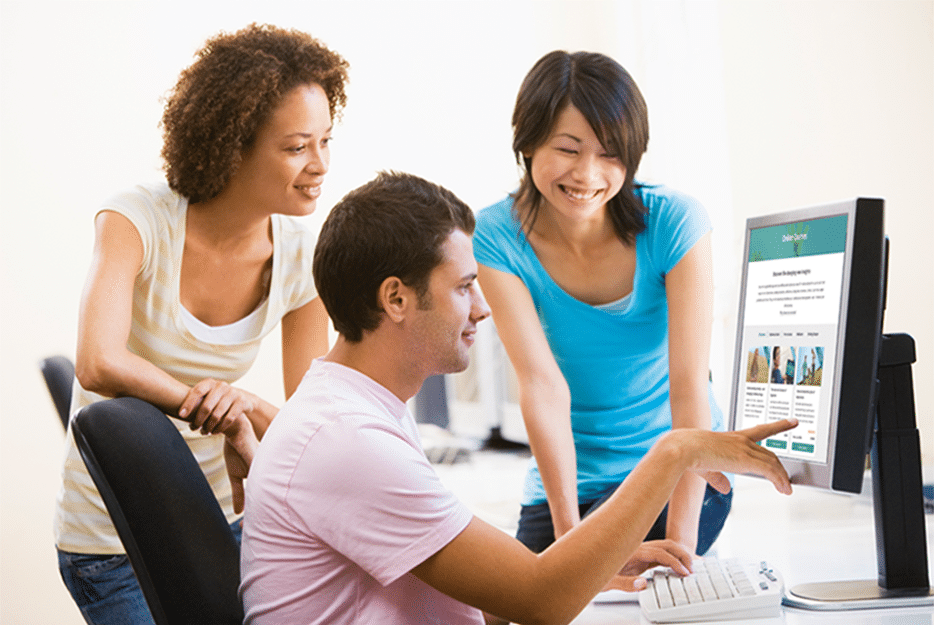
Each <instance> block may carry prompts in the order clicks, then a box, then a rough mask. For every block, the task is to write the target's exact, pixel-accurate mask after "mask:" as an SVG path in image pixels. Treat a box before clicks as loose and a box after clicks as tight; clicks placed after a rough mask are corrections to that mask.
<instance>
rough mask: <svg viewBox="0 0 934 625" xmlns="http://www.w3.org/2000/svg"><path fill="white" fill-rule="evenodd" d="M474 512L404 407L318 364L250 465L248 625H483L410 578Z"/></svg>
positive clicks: (353, 374) (473, 613) (356, 377)
mask: <svg viewBox="0 0 934 625" xmlns="http://www.w3.org/2000/svg"><path fill="white" fill-rule="evenodd" d="M472 518H473V515H472V514H471V513H470V511H469V510H468V509H467V508H466V507H465V506H464V505H463V504H461V503H460V502H459V501H458V500H457V498H456V497H455V496H454V495H453V494H452V493H451V492H450V491H448V490H447V489H446V488H444V486H442V484H441V482H440V480H439V479H438V476H437V474H436V473H435V471H434V469H432V467H431V464H430V463H429V462H428V460H427V459H426V458H425V454H424V452H423V451H422V448H421V444H420V443H419V438H418V430H417V428H416V425H415V421H414V419H413V418H412V416H411V414H410V413H409V411H408V410H407V408H406V406H405V403H403V402H402V401H400V400H399V398H397V397H396V396H395V395H393V394H392V393H391V392H389V391H388V390H387V389H386V388H384V387H382V386H380V385H379V384H377V383H376V382H375V381H374V380H372V379H370V378H369V377H367V376H365V375H363V374H362V373H360V372H358V371H355V370H353V369H349V368H347V367H344V366H342V365H338V364H335V363H331V362H325V361H323V360H317V361H315V362H314V363H313V364H312V366H311V368H310V369H309V370H308V373H307V374H306V375H305V378H304V380H303V381H302V383H301V385H300V386H299V388H298V390H297V391H296V392H295V394H294V395H293V396H292V398H291V399H289V401H288V402H286V404H285V406H283V408H282V410H281V411H280V412H279V414H278V416H277V417H276V418H275V420H274V421H273V423H272V425H271V426H270V428H269V430H268V431H267V432H266V435H265V437H264V438H263V442H262V444H261V445H260V447H259V451H258V453H257V455H256V458H255V460H254V462H253V465H252V467H251V468H250V476H249V479H248V480H247V486H246V513H245V517H244V519H245V520H244V527H243V546H242V549H241V578H242V582H241V585H240V594H241V597H242V599H243V606H244V610H245V612H246V621H245V622H246V623H255V624H264V623H270V624H272V623H275V624H276V625H278V624H281V623H290V624H292V623H294V624H299V623H328V624H337V623H380V624H383V623H393V624H401V623H413V624H414V623H445V624H455V623H483V617H482V614H481V613H480V611H479V610H477V609H475V608H472V607H470V606H467V605H465V604H463V603H461V602H459V601H456V600H454V599H452V598H450V597H448V596H447V595H445V594H443V593H441V592H439V591H437V590H435V589H434V588H432V587H431V586H429V585H427V584H425V583H423V582H422V581H421V580H419V579H418V578H416V577H415V576H414V575H412V574H411V573H409V571H411V570H412V569H413V568H414V567H415V566H416V565H418V564H421V563H422V562H424V561H425V560H426V559H427V558H428V557H429V556H431V555H433V554H435V553H437V552H438V550H440V549H441V548H442V547H443V546H445V545H446V544H447V543H449V542H450V541H451V540H452V539H453V538H455V537H456V536H457V535H458V534H460V532H462V531H463V530H464V529H465V528H466V527H467V524H468V523H470V521H471V519H472Z"/></svg>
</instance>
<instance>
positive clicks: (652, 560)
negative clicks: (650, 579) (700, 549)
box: [604, 540, 693, 592]
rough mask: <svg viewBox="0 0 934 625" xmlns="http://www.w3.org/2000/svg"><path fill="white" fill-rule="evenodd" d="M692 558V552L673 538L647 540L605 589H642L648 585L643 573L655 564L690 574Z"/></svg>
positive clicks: (681, 573) (629, 590)
mask: <svg viewBox="0 0 934 625" xmlns="http://www.w3.org/2000/svg"><path fill="white" fill-rule="evenodd" d="M692 559H693V557H692V555H691V552H690V551H689V550H688V549H686V548H685V547H684V546H683V545H680V544H678V543H676V542H675V541H673V540H649V541H646V542H644V543H642V544H641V545H639V548H638V549H636V552H635V553H634V554H633V555H632V557H631V558H629V561H628V562H627V563H626V566H624V567H623V568H622V569H621V570H620V572H619V573H618V574H617V575H616V576H615V577H614V578H613V579H611V580H610V581H609V582H608V583H607V585H606V587H605V588H604V590H610V589H614V588H615V589H618V590H624V591H626V592H637V591H640V590H642V589H643V588H645V586H646V581H645V578H644V577H642V576H641V575H642V573H644V572H645V571H647V570H649V569H650V568H652V567H655V566H667V567H669V568H671V569H672V570H673V571H675V572H676V573H678V574H680V575H689V574H690V573H691V560H692Z"/></svg>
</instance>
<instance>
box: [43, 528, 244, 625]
mask: <svg viewBox="0 0 934 625" xmlns="http://www.w3.org/2000/svg"><path fill="white" fill-rule="evenodd" d="M230 529H231V530H232V531H233V534H234V538H236V539H237V544H238V545H239V544H240V537H241V535H242V532H243V529H242V526H241V523H240V521H234V522H233V523H231V524H230ZM58 568H59V571H60V572H61V574H62V580H63V581H64V582H65V587H66V588H68V592H70V593H71V596H72V598H73V599H74V600H75V603H77V604H78V608H79V609H80V610H81V615H82V616H83V617H84V620H85V621H87V622H88V623H90V624H91V625H154V624H153V620H152V615H151V614H150V613H149V606H148V605H147V604H146V598H145V597H144V596H143V590H142V588H140V586H139V582H137V581H136V575H135V574H134V573H133V567H132V566H131V565H130V560H129V559H128V558H127V556H126V554H118V555H97V554H84V553H69V552H67V551H61V550H59V552H58Z"/></svg>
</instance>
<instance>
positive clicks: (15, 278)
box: [0, 0, 934, 624]
mask: <svg viewBox="0 0 934 625" xmlns="http://www.w3.org/2000/svg"><path fill="white" fill-rule="evenodd" d="M254 4H259V3H250V4H247V3H238V2H223V3H221V2H200V3H199V2H194V1H192V2H178V3H176V2H141V1H135V2H117V1H106V0H96V1H80V0H73V1H67V0H58V1H50V0H25V1H22V2H20V1H16V0H3V3H2V4H0V51H2V59H0V61H2V64H0V72H2V73H0V224H2V225H0V250H2V251H0V254H2V260H0V272H2V273H0V280H2V281H0V293H2V303H3V305H2V308H0V541H2V543H0V622H3V623H10V624H18V623H23V624H29V623H37V624H39V623H42V624H44V623H52V622H54V623H78V622H80V618H79V617H78V615H77V611H76V609H75V608H74V606H73V605H72V604H71V601H70V598H69V597H68V596H67V594H66V592H65V590H64V588H63V586H62V585H61V582H60V581H59V580H58V573H57V570H56V565H55V561H54V558H55V556H54V549H53V547H52V544H51V515H52V507H53V502H54V497H55V493H56V490H57V487H58V466H59V459H60V454H61V445H62V432H61V430H60V428H59V425H58V423H57V419H56V417H55V416H54V414H53V409H52V405H51V402H50V401H49V399H48V397H47V394H46V391H45V389H44V387H43V386H42V381H41V377H40V376H39V373H38V370H37V368H36V363H37V362H38V360H39V359H40V358H42V357H43V356H46V355H49V354H53V353H65V354H72V353H73V350H74V342H75V325H76V323H77V304H78V299H79V297H80V291H81V285H82V282H83V280H84V275H85V271H86V267H87V263H88V259H89V252H90V247H91V236H92V230H91V217H92V215H93V212H94V207H95V206H96V205H97V204H98V203H99V202H100V200H102V199H103V198H105V197H106V196H107V195H109V194H110V193H112V192H114V191H115V190H118V189H121V188H123V187H125V186H127V185H130V184H134V183H136V182H138V181H143V180H154V179H157V178H158V177H159V175H160V171H159V160H158V153H159V147H160V133H159V129H158V127H157V123H158V120H159V117H160V113H161V106H160V103H159V97H160V96H161V95H162V94H163V93H164V92H165V91H166V90H167V89H168V88H169V87H170V86H171V85H172V84H173V82H174V79H175V77H176V75H177V73H178V71H179V70H180V69H181V68H183V67H184V66H186V65H187V64H188V63H190V61H191V58H192V54H193V53H194V51H195V50H196V49H197V47H198V46H199V45H200V43H201V42H202V41H203V40H204V39H205V38H206V37H207V36H209V35H211V34H213V33H214V32H216V31H218V30H221V29H226V30H234V29H237V28H239V27H241V26H243V25H244V24H246V23H248V22H251V21H259V22H270V23H275V24H278V25H282V26H289V27H296V28H300V29H303V30H307V31H309V32H312V33H313V34H315V35H316V36H318V37H320V38H321V39H322V40H324V41H325V42H326V43H327V44H329V45H331V46H332V47H333V48H335V49H336V50H338V51H339V52H341V53H342V54H343V55H345V56H346V57H347V59H348V60H349V61H350V63H351V81H352V83H351V87H350V102H349V106H348V108H347V111H346V113H345V115H344V119H343V123H342V124H340V125H339V126H338V129H337V132H336V133H335V135H336V141H335V143H334V147H333V163H332V170H331V174H330V175H329V180H328V182H327V184H326V189H327V190H326V192H325V195H324V197H323V198H322V200H321V203H320V206H322V207H325V208H326V207H328V206H330V205H332V204H333V203H334V201H336V200H337V198H339V197H340V196H341V195H342V194H343V193H344V192H346V191H347V190H349V189H350V188H352V187H354V186H356V185H358V184H360V183H362V182H364V181H365V180H367V179H369V178H370V177H371V176H372V175H373V173H374V172H375V171H376V170H378V169H387V168H396V169H403V170H409V171H412V172H414V173H418V174H420V175H423V176H425V177H427V178H430V179H433V180H435V181H437V182H439V183H442V184H444V185H447V186H449V187H450V188H451V189H453V190H454V191H455V192H456V193H458V194H459V195H460V196H461V197H463V198H464V199H465V200H466V201H467V202H468V203H470V204H471V205H473V206H476V207H480V206H483V205H485V204H487V203H490V202H492V201H494V200H496V199H498V198H499V197H501V196H502V195H503V194H504V193H505V192H507V191H508V190H510V189H511V188H512V186H513V185H514V184H515V180H516V170H515V167H514V164H513V161H512V156H511V154H510V152H509V145H510V137H509V116H510V111H511V104H512V101H513V99H514V97H515V91H516V89H517V87H518V84H519V81H520V80H521V78H522V76H523V75H524V74H525V72H526V71H527V70H528V68H529V67H530V66H531V64H532V63H533V62H534V60H535V59H537V58H538V57H539V56H541V55H542V54H543V53H545V52H547V51H549V50H551V49H554V48H557V47H563V48H568V49H582V48H588V49H596V50H600V51H603V52H607V53H610V54H613V55H615V56H617V58H619V60H620V61H621V62H622V63H623V64H624V65H626V66H627V67H628V68H629V69H630V71H632V73H633V74H634V76H635V77H636V79H637V81H639V82H640V84H642V85H643V88H644V90H645V91H646V94H647V98H648V99H649V103H650V107H651V110H652V112H653V118H652V119H653V124H656V125H655V126H653V135H654V137H653V143H652V145H651V146H650V157H649V159H648V160H647V169H648V170H650V172H651V174H652V175H653V176H654V177H655V178H658V179H663V180H669V181H671V180H677V181H678V182H677V184H678V185H679V186H681V187H682V188H684V189H685V190H687V191H692V192H695V193H699V192H698V191H696V189H697V188H699V187H701V186H703V185H702V184H701V183H700V182H697V183H694V182H691V180H692V178H691V176H692V175H693V176H694V178H695V179H704V178H705V177H706V178H711V177H715V178H716V182H715V183H714V184H713V185H711V186H712V187H713V190H708V191H705V192H704V193H703V194H702V195H705V196H706V197H705V198H704V199H705V201H706V202H708V205H710V204H713V206H710V208H711V212H714V213H716V214H717V215H730V217H729V219H728V220H727V221H728V223H726V224H724V227H723V228H721V229H720V232H721V233H728V234H729V233H731V232H735V231H737V230H738V229H739V227H741V225H742V219H744V218H745V216H746V215H751V214H757V213H764V212H768V211H771V210H778V209H782V208H788V207H792V206H799V205H805V204H810V203H816V202H820V201H824V200H828V199H836V198H839V197H846V196H853V195H881V196H883V197H885V198H887V200H888V202H889V204H888V206H889V213H888V226H889V228H888V229H889V233H890V235H891V236H892V240H893V260H892V282H891V287H890V300H889V314H888V327H889V329H892V330H895V329H897V330H902V331H908V332H911V333H912V334H914V336H915V338H916V340H917V341H918V344H919V362H918V365H917V367H916V369H915V371H916V386H917V395H918V408H919V414H922V415H925V417H924V418H925V419H927V421H926V423H925V427H926V436H927V439H926V450H927V457H928V458H931V457H934V451H932V442H931V437H932V435H934V424H932V423H931V422H930V419H931V415H932V392H934V391H932V388H934V384H931V382H932V381H934V374H932V365H931V361H932V358H931V350H932V347H934V336H932V334H934V332H932V318H934V315H932V312H931V311H932V309H934V302H932V293H934V288H932V287H934V279H932V273H931V271H932V270H931V263H930V261H929V260H928V259H922V257H921V254H922V250H924V249H927V246H928V245H929V243H928V241H927V238H926V237H927V236H929V234H930V233H931V232H932V227H931V226H932V223H931V203H932V200H934V188H932V185H934V182H932V180H934V176H932V175H931V174H932V172H934V155H932V148H934V130H932V118H934V45H932V35H934V15H932V3H931V2H930V1H916V2H909V1H900V0H896V1H894V2H889V1H884V0H878V1H873V2H858V1H843V0H841V1H839V2H837V1H831V0H816V1H814V2H791V1H777V0H776V1H760V2H744V1H742V0H728V1H725V2H721V3H719V9H720V14H719V15H720V19H719V22H717V21H716V20H713V21H712V22H711V21H710V20H709V16H710V15H711V10H713V11H716V9H717V4H709V3H700V2H694V3H692V2H688V3H657V2H656V3H649V2H646V3H645V4H641V3H639V2H617V1H612V0H606V1H603V0H601V1H594V2H588V1H574V0H565V1H563V2H540V1H536V2H519V1H516V2H501V1H497V0H494V1H492V2H477V1H474V2H456V1H453V0H452V1H440V0H436V1H421V2H417V1H413V2H397V1H394V2H379V3H378V2H276V1H275V0H272V1H268V2H265V3H262V4H263V6H262V7H256V6H253V5H254ZM685 7H687V9H686V13H683V12H681V11H680V9H683V8H685ZM698 13H700V14H702V15H701V18H703V19H701V22H700V23H701V24H702V27H701V28H700V29H699V30H700V32H699V33H698V29H694V30H690V29H689V30H688V31H687V32H690V33H693V34H692V37H694V36H700V37H701V38H703V37H704V36H706V37H708V38H711V37H713V38H715V39H722V42H723V54H724V58H725V62H724V63H723V64H722V66H719V67H714V65H716V63H715V62H712V63H710V65H711V67H710V68H709V69H711V70H713V72H712V74H713V75H714V77H715V78H716V77H717V76H718V75H719V73H720V72H722V80H723V85H724V86H725V91H723V93H720V87H719V82H718V81H717V80H714V81H713V84H711V85H708V86H706V87H705V86H695V85H692V89H693V90H694V95H695V98H696V99H698V100H700V99H703V100H711V99H714V100H715V99H716V98H717V97H723V96H724V95H725V100H724V101H725V106H726V115H725V120H726V122H725V123H726V124H728V125H727V130H728V132H727V133H726V135H725V137H723V136H720V135H721V134H722V133H720V132H719V131H717V132H715V133H714V134H715V135H717V136H719V139H716V138H715V139H714V141H715V142H716V143H718V144H719V143H723V144H725V145H726V146H728V150H729V151H728V154H729V157H728V159H727V157H726V156H725V154H726V153H727V152H725V151H724V152H722V154H724V156H718V154H721V152H717V151H715V152H712V153H711V155H710V156H709V157H708V158H709V160H710V161H712V162H705V159H704V158H696V157H692V158H690V159H689V161H696V167H694V166H692V163H691V162H688V163H686V164H685V163H681V164H680V165H679V164H678V163H677V161H679V160H683V158H684V155H685V154H697V153H698V151H699V148H702V147H703V145H702V143H703V141H708V140H709V139H704V140H703V141H701V140H699V139H698V136H705V135H703V134H700V135H699V134H695V133H692V132H691V128H690V127H691V124H686V125H685V126H686V128H685V129H684V130H683V131H682V133H681V134H683V136H682V137H680V138H681V139H682V140H681V141H678V139H679V137H678V134H679V133H672V132H666V130H665V129H666V128H671V127H672V126H673V125H674V124H675V120H677V119H692V117H691V115H690V112H691V110H692V107H693V106H694V103H693V102H692V101H691V98H685V99H684V101H680V98H679V101H678V102H676V103H672V102H669V101H666V100H668V99H666V98H664V97H663V96H662V95H660V94H662V93H665V91H664V90H662V89H661V87H656V84H657V82H658V81H661V82H664V77H665V76H667V75H674V74H676V73H683V66H684V64H687V63H688V61H689V60H690V59H686V58H684V55H683V54H682V56H680V57H679V56H678V54H669V55H667V56H666V55H663V54H662V52H664V50H666V49H671V48H670V46H669V45H667V44H669V43H673V42H665V43H666V45H664V46H662V45H659V41H664V40H663V39H661V37H662V36H663V35H664V33H666V32H670V30H671V29H674V28H683V27H684V24H683V23H677V22H679V21H683V20H684V19H687V18H686V17H684V16H685V15H688V14H694V17H695V18H696V17H697V14H698ZM714 15H716V13H714ZM679 16H680V17H679ZM704 16H706V17H704ZM704 20H706V21H704ZM653 44H654V45H653ZM686 49H690V48H686ZM666 63H667V64H668V65H667V66H666ZM659 67H661V68H662V70H663V71H662V73H661V74H659V73H657V71H656V70H657V68H659ZM665 67H668V68H669V72H665V71H664V68H665ZM653 72H654V73H653ZM659 76H661V78H659ZM688 78H689V77H688ZM718 94H720V95H719V96H718ZM660 100H661V101H660ZM656 111H657V113H656ZM666 120H668V123H662V122H665V121H666ZM681 128H682V127H681V126H679V129H681ZM701 130H703V129H701ZM708 134H709V133H708ZM672 135H674V136H672ZM679 146H680V147H679ZM651 150H654V152H652V151H651ZM701 153H702V152H701ZM725 160H728V162H723V161H725ZM724 169H725V170H726V172H727V173H728V174H729V175H726V176H724V175H723V173H722V172H723V171H724ZM685 170H689V171H688V173H685ZM710 171H716V172H718V173H717V174H716V175H715V176H711V175H709V174H707V172H710ZM730 180H732V183H730ZM725 187H730V188H729V189H726V188H725ZM699 194H700V193H699ZM708 197H712V198H716V199H714V200H713V201H711V200H709V199H707V198H708ZM720 198H723V199H722V200H721V199H720ZM730 204H732V211H733V212H732V213H730ZM323 212H324V211H322V213H323ZM729 222H732V223H729ZM721 236H722V235H721ZM731 236H732V235H730V236H726V237H723V238H724V239H729V238H730V237H731ZM921 237H925V239H922V238H921ZM718 242H719V243H720V244H722V245H724V246H729V245H730V241H729V240H719V241H718ZM734 245H735V242H734ZM735 254H736V255H737V256H738V254H739V252H735ZM722 258H726V259H729V252H724V254H723V256H722ZM717 272H718V285H719V288H720V289H721V291H728V290H729V288H731V287H730V285H732V284H734V283H735V275H734V273H733V271H732V267H731V266H730V264H729V262H728V260H727V262H723V261H721V262H719V264H718V267H717ZM725 298H726V301H735V296H733V295H731V294H729V293H727V294H725ZM730 298H732V299H730ZM727 308H729V307H727ZM722 325H723V327H722V328H720V329H719V330H718V331H719V332H720V335H721V336H723V337H725V340H723V341H721V343H723V344H726V343H730V342H731V340H732V333H733V329H732V327H728V323H727V322H724V323H723V324H722ZM729 347H730V346H729V345H726V353H727V354H729ZM277 367H278V364H277V348H276V346H275V345H274V341H272V342H270V344H269V345H268V347H266V348H264V352H263V354H262V355H261V361H260V362H259V363H258V364H257V366H256V371H255V372H254V373H251V374H250V377H249V379H248V380H247V381H245V383H246V384H250V385H251V387H252V388H254V389H256V390H259V391H260V392H262V393H265V394H267V395H269V396H270V397H272V398H276V396H278V395H281V391H280V390H279V383H278V377H277Z"/></svg>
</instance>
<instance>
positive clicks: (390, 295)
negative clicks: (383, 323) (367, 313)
mask: <svg viewBox="0 0 934 625" xmlns="http://www.w3.org/2000/svg"><path fill="white" fill-rule="evenodd" d="M377 296H378V298H379V305H380V307H381V308H382V309H383V312H384V313H386V316H387V317H389V319H390V320H391V321H392V322H393V323H399V322H401V321H402V320H403V319H405V316H406V314H407V313H408V311H409V308H410V307H411V306H412V305H413V304H414V303H415V292H414V291H413V290H412V289H411V288H409V287H407V286H406V285H405V283H404V282H402V280H400V279H399V278H396V277H395V276H390V277H388V278H386V279H385V280H383V283H382V284H381V285H379V291H378V292H377Z"/></svg>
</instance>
